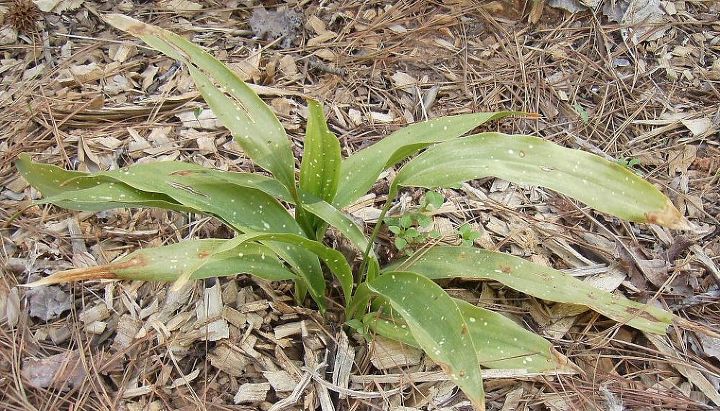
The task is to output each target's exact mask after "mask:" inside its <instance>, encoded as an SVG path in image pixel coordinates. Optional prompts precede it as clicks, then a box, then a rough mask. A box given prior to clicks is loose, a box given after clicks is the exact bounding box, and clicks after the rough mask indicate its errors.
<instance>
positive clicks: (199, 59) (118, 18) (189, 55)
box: [105, 14, 295, 190]
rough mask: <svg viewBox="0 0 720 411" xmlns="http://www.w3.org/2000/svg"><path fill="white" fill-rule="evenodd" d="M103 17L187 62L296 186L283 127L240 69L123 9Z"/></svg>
mask: <svg viewBox="0 0 720 411" xmlns="http://www.w3.org/2000/svg"><path fill="white" fill-rule="evenodd" d="M105 20H106V21H107V22H108V23H110V24H111V25H113V26H115V27H116V28H118V29H120V30H123V31H126V32H128V33H130V34H132V35H133V36H136V37H139V38H140V39H142V40H143V41H144V42H145V43H147V44H148V45H150V46H151V47H153V48H155V49H156V50H158V51H160V52H161V53H163V54H165V55H167V56H168V57H171V58H174V59H176V60H178V61H181V62H182V63H184V64H186V65H187V66H188V68H189V70H190V74H191V76H192V78H193V80H194V81H195V84H196V85H197V87H198V89H199V90H200V93H201V94H202V95H203V98H204V99H205V101H206V102H207V103H208V105H209V106H210V108H211V109H212V110H213V113H215V115H216V116H217V117H218V118H219V119H220V121H222V123H223V125H225V127H227V128H228V129H229V130H230V132H231V133H232V134H233V137H235V140H236V141H237V142H238V144H239V145H240V147H242V148H243V150H244V151H245V152H246V153H247V154H248V155H249V156H250V157H251V158H252V159H253V161H254V162H255V163H257V164H258V165H259V166H260V167H262V168H264V169H266V170H268V171H270V172H271V173H272V174H273V176H275V178H276V179H278V181H280V182H281V183H282V184H283V185H285V186H286V187H287V188H288V189H290V190H294V189H295V173H294V168H295V161H294V158H293V154H292V150H291V149H290V141H289V140H288V138H287V135H286V134H285V130H284V129H283V127H282V125H281V124H280V122H279V121H278V119H277V117H275V114H273V112H272V111H271V110H270V108H269V107H268V106H267V105H266V104H265V103H264V102H263V101H262V99H260V97H258V95H257V94H255V92H254V91H252V90H251V89H250V87H248V86H247V84H245V83H244V82H243V81H242V80H241V79H240V78H239V77H238V76H237V74H236V73H234V72H233V71H232V70H230V69H229V68H228V67H227V66H226V65H224V64H223V63H222V62H220V61H219V60H217V59H216V58H214V57H213V56H211V55H210V54H209V53H207V52H205V51H204V50H202V49H201V48H200V47H198V46H196V45H195V44H193V43H192V42H190V41H188V40H187V39H185V38H184V37H182V36H178V35H177V34H175V33H172V32H170V31H167V30H164V29H161V28H159V27H156V26H152V25H150V24H145V23H142V22H140V21H138V20H135V19H133V18H130V17H127V16H123V15H120V14H110V15H107V16H105ZM214 84H217V85H218V87H219V89H218V87H215V86H214ZM220 90H222V92H221V91H220Z"/></svg>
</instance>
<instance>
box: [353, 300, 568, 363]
mask: <svg viewBox="0 0 720 411" xmlns="http://www.w3.org/2000/svg"><path fill="white" fill-rule="evenodd" d="M454 300H455V303H456V304H457V306H458V307H459V308H460V311H461V312H462V315H463V317H464V318H465V320H466V323H467V325H468V329H469V330H470V335H471V336H472V338H473V340H474V341H475V345H476V347H477V348H478V352H477V357H478V362H479V363H480V364H481V365H482V366H483V367H487V368H503V369H525V370H528V371H531V372H544V371H575V370H576V368H575V366H574V365H573V364H570V362H569V360H568V359H567V357H565V356H564V355H562V354H560V353H559V352H557V351H556V350H555V349H554V348H553V347H552V344H550V342H549V341H547V340H546V339H544V338H542V337H540V336H539V335H537V334H535V333H533V332H531V331H528V330H526V329H524V328H522V327H521V326H519V325H518V324H516V323H515V322H514V321H512V320H511V319H509V318H507V317H505V316H503V315H502V314H498V313H496V312H493V311H490V310H486V309H484V308H481V307H476V306H474V305H472V304H470V303H468V302H466V301H462V300H459V299H454ZM397 317H398V316H392V315H387V314H384V313H383V315H380V314H379V313H369V314H366V315H365V317H363V323H365V324H366V325H368V326H369V327H370V329H371V330H373V331H375V332H377V333H378V334H380V335H382V336H384V337H387V338H390V339H393V340H395V341H400V342H402V343H404V344H407V345H410V346H413V347H418V348H420V347H419V346H418V343H417V342H416V341H415V339H413V337H412V333H410V330H409V329H408V327H407V324H406V323H405V321H403V320H402V318H397Z"/></svg>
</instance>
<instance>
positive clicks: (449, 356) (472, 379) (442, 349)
mask: <svg viewBox="0 0 720 411" xmlns="http://www.w3.org/2000/svg"><path fill="white" fill-rule="evenodd" d="M368 287H369V288H370V290H371V291H373V292H375V293H377V294H379V295H380V296H382V297H383V298H385V299H386V300H387V301H388V302H389V303H390V305H391V306H392V308H393V309H394V310H395V311H396V312H397V313H398V314H400V315H401V316H402V317H403V319H404V320H405V323H406V324H407V326H408V328H409V329H410V333H411V334H412V336H413V339H414V340H415V341H416V342H417V344H418V345H419V346H420V347H421V348H422V349H423V351H425V353H426V354H427V355H428V357H430V358H431V359H432V360H433V361H434V362H435V363H437V364H438V365H440V367H441V368H442V369H443V371H445V372H446V373H447V374H448V376H449V377H450V379H451V380H452V381H453V382H454V383H455V384H457V385H458V387H460V389H462V390H463V392H464V393H465V395H467V397H468V398H469V399H470V401H471V402H472V403H473V406H474V407H475V408H476V409H481V410H484V409H485V392H484V390H483V384H482V373H481V370H480V363H479V362H478V357H477V352H478V348H479V347H480V344H479V342H477V341H475V340H474V339H473V338H474V335H473V334H472V333H471V332H470V331H469V330H470V325H469V324H468V321H467V320H466V319H465V317H464V316H463V311H462V310H461V309H460V307H459V306H458V305H457V303H456V301H455V300H453V299H452V298H451V297H450V296H449V295H448V294H447V293H446V292H445V290H443V289H442V288H440V286H439V285H437V284H435V283H434V282H432V281H431V280H429V279H428V278H426V277H423V276H421V275H418V274H415V273H409V272H388V273H385V274H383V275H381V276H379V277H377V278H376V279H374V280H373V281H371V282H370V283H369V284H368Z"/></svg>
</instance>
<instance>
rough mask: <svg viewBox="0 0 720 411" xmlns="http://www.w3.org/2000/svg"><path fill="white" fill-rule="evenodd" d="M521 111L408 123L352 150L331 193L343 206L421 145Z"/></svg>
mask: <svg viewBox="0 0 720 411" xmlns="http://www.w3.org/2000/svg"><path fill="white" fill-rule="evenodd" d="M516 114H523V113H520V112H514V111H499V112H490V113H473V114H461V115H457V116H447V117H441V118H436V119H433V120H428V121H423V122H419V123H414V124H410V125H408V126H406V127H403V128H401V129H400V130H398V131H396V132H394V133H392V134H390V135H389V136H387V137H385V138H383V139H382V140H380V141H378V142H377V143H375V144H373V145H371V146H370V147H367V148H364V149H362V150H359V151H358V152H356V153H353V155H351V156H350V157H348V158H346V159H345V160H343V162H342V166H341V167H340V186H339V188H338V193H337V195H336V196H335V201H334V202H333V204H336V205H337V206H338V207H345V206H346V205H348V204H350V203H352V202H353V201H355V200H356V199H358V198H360V196H362V195H364V194H365V193H367V192H368V190H370V188H371V187H372V186H373V184H374V183H375V181H376V180H377V179H378V176H380V173H382V171H383V170H385V169H386V168H389V167H391V166H393V165H394V164H396V163H398V162H400V161H401V160H403V159H405V158H407V157H408V156H410V155H412V154H414V153H416V152H418V151H419V150H422V149H423V148H425V147H427V146H429V145H431V144H435V143H439V142H442V141H447V140H452V139H454V138H457V137H460V136H462V135H464V134H465V133H467V132H469V131H471V130H472V129H474V128H475V127H478V126H480V125H481V124H483V123H486V122H488V121H491V120H497V119H501V118H503V117H507V116H511V115H516Z"/></svg>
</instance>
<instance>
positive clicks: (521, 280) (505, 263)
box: [383, 246, 676, 334]
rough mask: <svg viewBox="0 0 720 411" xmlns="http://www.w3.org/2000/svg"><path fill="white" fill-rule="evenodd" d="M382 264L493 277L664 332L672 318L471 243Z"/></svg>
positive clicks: (440, 275)
mask: <svg viewBox="0 0 720 411" xmlns="http://www.w3.org/2000/svg"><path fill="white" fill-rule="evenodd" d="M386 270H388V271H396V270H402V271H412V272H415V273H418V274H420V275H423V276H425V277H427V278H429V279H432V280H440V279H445V278H463V279H467V280H493V281H497V282H499V283H502V284H504V285H506V286H508V287H510V288H512V289H514V290H517V291H520V292H523V293H525V294H529V295H532V296H534V297H537V298H541V299H543V300H547V301H556V302H560V303H566V304H576V305H583V306H586V307H589V308H591V309H593V310H595V311H597V312H599V313H600V314H603V315H604V316H606V317H608V318H611V319H613V320H615V321H617V322H619V323H623V324H627V325H629V326H631V327H634V328H637V329H639V330H642V331H646V332H650V333H654V334H664V333H665V330H666V328H667V326H668V325H670V324H672V323H673V321H674V320H675V319H676V317H675V316H674V315H673V314H671V313H669V312H667V311H664V310H662V309H659V308H656V307H654V306H651V305H646V304H641V303H637V302H634V301H631V300H628V299H627V298H625V297H623V296H621V295H618V294H612V293H609V292H606V291H602V290H600V289H598V288H596V287H593V286H592V285H590V284H587V283H585V282H583V281H580V280H578V279H576V278H574V277H572V276H569V275H567V274H565V273H563V272H561V271H558V270H554V269H552V268H550V267H545V266H542V265H539V264H534V263H531V262H529V261H525V260H523V259H522V258H518V257H514V256H511V255H508V254H504V253H498V252H493V251H487V250H482V249H478V248H473V247H450V246H436V247H432V248H430V249H428V250H422V251H420V252H418V253H417V254H416V255H413V256H412V257H410V258H408V259H407V260H405V261H403V262H399V263H395V264H392V265H391V266H390V267H388V268H387V269H386ZM383 276H384V275H383Z"/></svg>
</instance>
